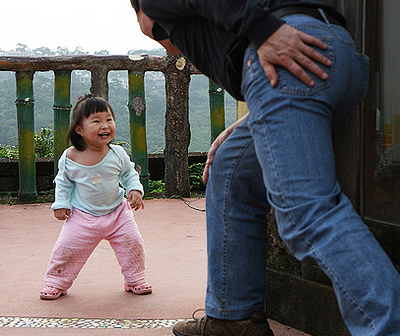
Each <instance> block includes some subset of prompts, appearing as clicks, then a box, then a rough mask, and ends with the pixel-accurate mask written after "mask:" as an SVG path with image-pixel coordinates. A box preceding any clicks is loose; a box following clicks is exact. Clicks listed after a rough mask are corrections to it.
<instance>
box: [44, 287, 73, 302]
mask: <svg viewBox="0 0 400 336" xmlns="http://www.w3.org/2000/svg"><path fill="white" fill-rule="evenodd" d="M65 294H67V290H62V289H58V288H55V287H53V286H45V287H44V288H43V289H42V290H41V291H40V298H41V299H43V300H55V299H58V298H59V297H60V296H61V295H65Z"/></svg>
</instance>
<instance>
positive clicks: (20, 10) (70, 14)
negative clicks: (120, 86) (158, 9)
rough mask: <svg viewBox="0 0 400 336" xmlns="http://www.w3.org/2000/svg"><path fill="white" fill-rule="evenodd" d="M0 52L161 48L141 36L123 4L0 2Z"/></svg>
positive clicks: (123, 0) (106, 0) (112, 0)
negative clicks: (23, 48) (24, 48)
mask: <svg viewBox="0 0 400 336" xmlns="http://www.w3.org/2000/svg"><path fill="white" fill-rule="evenodd" d="M1 2H2V6H1V11H2V15H1V16H2V17H1V19H0V32H1V33H0V36H1V38H0V49H1V50H4V51H9V50H13V49H15V48H16V47H17V44H18V43H21V44H25V45H27V46H28V48H29V49H36V48H40V47H47V48H49V49H51V50H54V51H55V50H57V47H63V48H68V49H69V50H70V51H74V50H75V49H76V48H77V47H82V48H83V50H84V51H87V52H90V53H94V52H95V51H101V50H108V51H109V52H110V54H111V55H125V54H126V53H127V52H128V51H129V50H139V49H146V50H151V49H154V48H160V47H161V46H160V45H159V44H158V43H157V42H155V41H152V40H151V39H150V38H148V37H146V36H144V35H143V34H142V33H141V31H140V28H139V25H138V23H137V21H136V15H135V11H134V9H133V8H132V6H131V4H130V1H129V0H1Z"/></svg>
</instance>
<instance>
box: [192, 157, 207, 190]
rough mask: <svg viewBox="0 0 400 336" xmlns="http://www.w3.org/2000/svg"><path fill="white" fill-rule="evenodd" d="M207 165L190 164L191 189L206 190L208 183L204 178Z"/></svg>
mask: <svg viewBox="0 0 400 336" xmlns="http://www.w3.org/2000/svg"><path fill="white" fill-rule="evenodd" d="M205 166H206V164H205V163H195V164H192V165H191V166H189V184H190V191H204V190H206V185H205V184H204V182H203V180H202V178H203V171H204V167H205Z"/></svg>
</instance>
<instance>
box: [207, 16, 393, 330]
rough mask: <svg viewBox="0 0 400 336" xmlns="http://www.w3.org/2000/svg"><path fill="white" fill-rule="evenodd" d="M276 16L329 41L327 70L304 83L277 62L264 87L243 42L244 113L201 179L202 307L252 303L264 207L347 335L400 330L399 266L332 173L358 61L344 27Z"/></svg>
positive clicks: (230, 313) (356, 87) (212, 312)
mask: <svg viewBox="0 0 400 336" xmlns="http://www.w3.org/2000/svg"><path fill="white" fill-rule="evenodd" d="M285 21H286V22H287V23H288V24H290V25H292V26H294V27H295V28H297V29H299V30H302V31H304V32H306V33H308V34H310V35H314V36H316V37H318V38H319V39H321V40H323V41H324V42H325V43H327V44H328V46H329V47H328V49H327V50H323V51H321V52H322V53H323V54H324V55H326V56H327V57H328V58H330V59H331V60H332V61H333V65H332V66H331V67H328V68H325V71H326V72H327V73H328V74H329V78H328V79H327V80H326V81H323V80H320V79H318V78H316V77H315V76H314V79H315V81H316V85H315V87H313V88H310V87H308V86H306V85H305V84H303V83H302V82H301V81H300V80H298V79H297V78H295V77H294V76H293V75H292V74H291V73H289V72H288V71H287V70H286V69H284V68H279V67H278V68H277V71H278V75H279V83H278V86H277V87H275V88H272V87H271V86H270V84H269V82H268V79H267V78H266V76H265V74H264V71H263V68H262V67H261V65H260V63H259V60H258V56H257V51H256V49H255V48H254V47H252V46H250V47H249V48H248V49H247V51H246V54H245V57H244V62H243V63H244V69H243V82H242V92H243V94H244V97H245V98H246V102H247V104H248V107H249V110H250V113H249V116H248V117H247V118H246V119H245V120H244V121H243V123H242V124H241V125H240V126H238V127H237V128H236V129H235V131H234V132H233V133H232V134H231V136H230V137H229V138H228V139H227V140H226V141H225V142H224V143H223V144H222V145H221V147H220V148H219V149H218V151H217V153H216V156H215V159H214V162H213V164H212V166H211V172H210V177H209V180H208V184H207V194H206V209H207V230H208V233H207V234H208V238H207V239H208V260H209V262H208V286H207V296H206V313H207V315H209V316H212V317H215V318H220V319H232V320H237V319H244V318H248V317H249V315H250V314H251V313H253V312H255V311H258V310H261V309H262V301H263V299H264V298H265V285H264V279H265V277H264V276H265V273H264V272H265V264H266V257H267V235H266V230H267V219H266V215H267V213H268V211H269V210H270V206H272V207H273V208H274V209H275V213H276V218H277V222H278V229H279V233H280V235H281V237H282V239H283V240H284V242H285V243H286V245H287V246H288V248H289V249H290V250H291V251H292V253H293V254H294V256H295V257H296V258H298V259H299V260H302V261H306V262H311V263H314V264H317V265H318V266H319V267H320V268H321V269H322V270H323V271H324V272H325V273H326V274H327V275H328V277H329V278H330V280H331V281H332V284H333V288H334V290H335V293H336V296H337V299H338V302H339V306H340V310H341V313H342V316H343V318H344V320H345V322H346V324H347V326H348V328H349V330H350V332H351V333H352V334H353V335H357V336H360V335H363V336H364V335H371V336H372V335H374V336H376V335H385V336H388V335H393V336H394V335H399V334H400V276H399V273H398V272H397V271H396V269H395V267H394V266H393V264H392V263H391V261H390V259H389V258H388V257H387V255H386V254H385V253H384V251H383V250H382V248H381V247H380V245H379V244H378V243H377V241H376V240H375V238H374V237H373V235H372V234H371V232H370V231H369V230H368V228H367V227H366V225H365V224H364V223H363V221H362V219H361V218H360V216H359V215H358V214H357V213H356V211H355V210H354V208H353V206H352V204H351V202H350V201H349V199H348V198H347V197H346V196H345V195H344V194H343V193H342V192H341V189H340V186H339V184H338V182H337V180H336V176H335V162H334V150H333V145H332V138H331V131H332V127H333V126H334V125H335V124H336V123H338V122H339V121H340V120H342V119H343V118H344V117H345V116H346V115H347V114H348V113H349V112H351V110H352V109H353V107H354V105H355V104H356V103H358V102H359V101H360V100H362V99H363V97H364V96H365V93H366V87H367V83H368V60H367V58H366V57H365V56H363V55H359V54H358V53H357V52H356V50H355V47H354V43H353V41H352V39H351V38H350V36H349V35H348V33H347V32H346V31H345V30H344V29H343V28H342V27H339V26H336V25H329V24H326V23H324V22H322V21H319V20H317V19H314V18H312V17H309V16H305V15H291V16H288V17H286V18H285ZM295 309H296V307H293V310H294V311H295Z"/></svg>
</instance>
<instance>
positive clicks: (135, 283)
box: [40, 95, 152, 300]
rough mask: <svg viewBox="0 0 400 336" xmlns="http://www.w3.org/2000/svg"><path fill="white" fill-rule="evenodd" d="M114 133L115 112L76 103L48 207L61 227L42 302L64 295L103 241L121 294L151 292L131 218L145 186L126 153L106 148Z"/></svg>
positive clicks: (96, 103)
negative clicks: (116, 271) (119, 281)
mask: <svg viewBox="0 0 400 336" xmlns="http://www.w3.org/2000/svg"><path fill="white" fill-rule="evenodd" d="M115 130H116V128H115V122H114V112H113V110H112V108H111V106H110V105H109V103H108V102H107V101H105V100H104V99H102V98H99V97H94V96H91V95H86V96H84V97H81V98H80V99H79V100H78V102H77V103H76V105H75V106H74V108H73V110H72V118H71V125H70V128H69V131H68V139H69V140H70V141H71V143H72V144H73V146H72V147H70V148H68V149H66V150H65V151H64V153H63V155H62V156H61V158H60V160H59V162H58V174H57V176H56V178H55V183H56V191H55V202H54V203H53V205H52V206H51V208H52V209H53V210H54V216H55V217H56V218H57V219H59V220H65V222H64V225H63V228H62V229H61V232H60V235H59V237H58V239H57V242H56V243H55V246H54V248H53V252H52V255H51V258H50V261H49V265H48V269H47V272H46V275H45V277H44V281H45V284H46V286H45V287H44V288H43V289H42V291H41V292H40V297H41V298H42V299H51V300H53V299H58V298H59V297H60V295H65V294H67V290H68V289H69V288H70V287H71V286H72V282H73V281H74V280H75V279H76V277H77V276H78V273H79V271H80V270H81V268H82V267H83V265H84V264H85V262H86V261H87V259H88V258H89V256H90V254H91V253H92V252H93V250H94V249H95V247H96V246H97V245H98V244H99V242H100V241H101V240H103V239H106V240H108V241H109V242H110V245H111V247H112V248H113V250H114V252H115V255H116V257H117V260H118V263H119V264H120V266H121V272H122V274H123V275H124V278H125V286H124V287H125V290H126V291H132V292H133V293H135V294H149V293H151V292H152V287H151V286H150V285H149V284H148V283H147V282H146V281H145V266H144V261H145V252H144V244H143V239H142V237H141V235H140V233H139V229H138V227H137V225H136V223H135V220H134V218H133V212H132V209H134V210H138V209H140V208H143V207H144V204H143V200H142V195H143V186H142V185H141V183H140V181H139V174H138V173H137V172H136V170H135V169H134V164H133V163H132V162H131V161H130V159H129V156H128V155H127V154H126V153H125V150H124V149H123V148H122V147H120V146H116V145H111V144H110V141H111V140H112V139H113V138H114V135H115ZM120 185H122V186H123V187H124V188H125V190H126V196H127V199H125V198H124V189H122V188H121V187H120ZM131 208H132V209H131Z"/></svg>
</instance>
